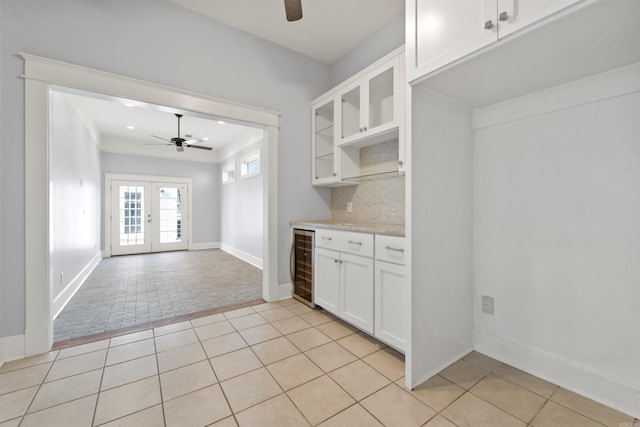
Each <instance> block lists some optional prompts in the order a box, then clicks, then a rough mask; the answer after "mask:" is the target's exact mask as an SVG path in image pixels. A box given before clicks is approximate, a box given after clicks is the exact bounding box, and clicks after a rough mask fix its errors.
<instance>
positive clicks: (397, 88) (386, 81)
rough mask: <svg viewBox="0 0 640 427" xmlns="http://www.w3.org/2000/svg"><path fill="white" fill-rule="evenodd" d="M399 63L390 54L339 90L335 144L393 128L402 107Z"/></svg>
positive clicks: (400, 117) (367, 137) (383, 132)
mask: <svg viewBox="0 0 640 427" xmlns="http://www.w3.org/2000/svg"><path fill="white" fill-rule="evenodd" d="M400 65H401V64H400V60H399V58H398V57H394V58H391V59H390V60H389V61H387V62H385V63H383V64H381V65H380V66H379V67H376V68H375V69H373V70H372V71H371V72H369V73H368V74H367V76H366V77H365V78H363V79H360V80H359V81H357V82H356V83H354V85H353V86H350V87H347V88H345V90H344V91H342V92H341V95H340V114H339V116H340V129H341V132H340V140H339V142H338V144H339V145H342V144H349V143H352V142H355V141H359V140H365V139H369V138H374V137H377V136H380V135H381V134H387V133H389V132H390V131H393V130H396V131H397V129H398V128H399V126H400V123H401V121H402V120H403V119H402V117H403V115H402V111H403V107H404V106H403V105H402V104H403V102H404V97H403V96H402V93H403V92H402V90H403V87H402V82H403V79H402V76H401V72H402V70H401V69H400Z"/></svg>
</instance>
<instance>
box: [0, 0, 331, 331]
mask: <svg viewBox="0 0 640 427" xmlns="http://www.w3.org/2000/svg"><path fill="white" fill-rule="evenodd" d="M0 7H1V8H2V13H1V15H0V16H1V20H2V21H1V22H0V31H1V33H0V43H1V51H0V52H1V55H2V59H1V65H2V71H1V73H2V74H1V78H2V94H3V97H2V102H3V107H4V109H3V115H2V123H1V129H2V134H1V135H2V146H1V154H0V158H1V161H2V164H1V168H0V169H1V172H0V173H1V175H0V182H1V183H2V187H1V190H0V191H1V194H2V198H3V199H4V200H11V203H10V204H8V203H4V204H3V205H2V211H1V212H0V218H1V220H2V223H1V227H2V229H1V232H2V242H1V247H0V250H1V251H2V255H3V256H2V261H1V264H0V272H1V274H2V275H1V277H0V286H2V310H1V311H2V332H1V334H0V335H2V336H11V335H17V334H22V333H23V332H24V325H25V308H24V307H25V279H24V277H25V276H24V266H25V261H24V215H25V212H24V83H23V81H22V80H20V79H19V78H16V76H18V75H20V74H22V72H23V61H22V60H21V59H20V58H18V57H16V56H15V55H16V53H18V52H21V51H22V52H27V53H31V54H35V55H41V56H45V57H49V58H53V59H57V60H61V61H65V62H70V63H75V64H79V65H83V66H87V67H91V68H96V69H100V70H104V71H108V72H113V73H117V74H122V75H125V76H130V77H134V78H139V79H142V80H146V81H150V82H153V83H159V84H164V85H168V86H172V87H176V88H180V89H184V90H190V91H194V92H198V93H202V94H205V95H210V96H215V97H218V98H224V99H229V100H232V101H236V102H241V103H244V104H249V105H255V106H258V107H263V108H268V109H272V110H276V111H279V112H280V113H281V114H282V116H281V117H280V130H279V154H278V165H279V166H278V169H279V170H278V187H279V194H280V198H279V203H278V211H279V223H278V225H279V228H280V231H279V236H278V251H279V256H280V265H279V279H280V282H281V283H287V282H288V281H289V279H288V251H289V241H290V237H289V233H290V228H289V221H290V220H293V219H301V218H303V219H304V218H313V217H326V218H328V217H329V216H330V213H329V212H330V192H329V190H327V189H315V188H313V187H312V186H311V178H310V176H309V175H310V174H309V171H310V166H311V165H310V161H311V160H310V158H311V153H310V151H311V147H310V145H311V144H310V134H311V129H310V128H311V121H310V114H309V102H310V101H311V100H312V99H314V98H316V97H317V96H319V95H321V94H322V93H323V92H325V91H326V90H327V89H328V88H329V73H330V70H329V66H327V65H325V64H322V63H320V62H318V61H315V60H312V59H309V58H307V57H305V56H303V55H300V54H297V53H295V52H293V51H291V50H288V49H285V48H283V47H280V46H277V45H274V44H272V43H269V42H266V41H264V40H262V39H259V38H257V37H253V36H251V35H248V34H246V33H243V32H241V31H237V30H235V29H232V28H230V27H227V26H225V25H222V24H219V23H217V22H215V21H213V20H211V19H208V18H205V17H203V16H200V15H197V14H195V13H193V12H190V11H187V10H185V9H183V8H180V7H178V6H176V5H174V4H172V3H170V2H168V1H164V0H148V1H129V0H110V1H87V0H56V1H55V2H52V1H50V0H2V2H1V4H0ZM168 23H171V25H168ZM185 64H188V66H185ZM7 106H10V107H11V108H7Z"/></svg>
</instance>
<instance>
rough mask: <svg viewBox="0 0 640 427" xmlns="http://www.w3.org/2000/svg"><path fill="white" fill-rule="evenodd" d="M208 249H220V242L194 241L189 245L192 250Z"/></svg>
mask: <svg viewBox="0 0 640 427" xmlns="http://www.w3.org/2000/svg"><path fill="white" fill-rule="evenodd" d="M206 249H220V242H203V243H192V244H191V245H189V250H190V251H203V250H206Z"/></svg>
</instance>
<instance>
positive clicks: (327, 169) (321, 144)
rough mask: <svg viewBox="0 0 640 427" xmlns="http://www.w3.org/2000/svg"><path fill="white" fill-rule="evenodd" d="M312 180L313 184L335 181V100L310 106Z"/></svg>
mask: <svg viewBox="0 0 640 427" xmlns="http://www.w3.org/2000/svg"><path fill="white" fill-rule="evenodd" d="M311 127H312V133H311V136H312V149H313V159H312V164H311V165H312V177H311V178H312V182H313V184H314V185H321V184H325V183H332V182H335V181H337V176H336V171H337V165H336V156H335V135H336V126H335V100H334V99H330V100H327V101H324V102H323V103H321V104H320V105H315V106H312V122H311Z"/></svg>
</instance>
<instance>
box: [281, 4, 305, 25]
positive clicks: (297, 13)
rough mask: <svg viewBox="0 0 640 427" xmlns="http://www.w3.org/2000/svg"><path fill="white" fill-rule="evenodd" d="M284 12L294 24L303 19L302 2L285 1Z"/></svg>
mask: <svg viewBox="0 0 640 427" xmlns="http://www.w3.org/2000/svg"><path fill="white" fill-rule="evenodd" d="M284 10H285V12H286V14H287V21H289V22H293V21H297V20H299V19H302V0H284Z"/></svg>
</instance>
